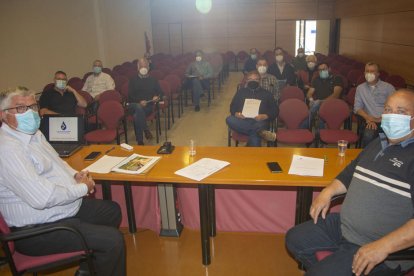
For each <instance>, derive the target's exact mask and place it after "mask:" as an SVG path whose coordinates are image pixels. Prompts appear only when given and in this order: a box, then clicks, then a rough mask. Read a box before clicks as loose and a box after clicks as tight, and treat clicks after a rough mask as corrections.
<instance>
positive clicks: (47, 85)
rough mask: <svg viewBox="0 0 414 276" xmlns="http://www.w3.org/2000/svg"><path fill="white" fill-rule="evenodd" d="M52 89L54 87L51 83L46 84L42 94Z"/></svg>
mask: <svg viewBox="0 0 414 276" xmlns="http://www.w3.org/2000/svg"><path fill="white" fill-rule="evenodd" d="M53 87H55V84H54V83H53V82H51V83H48V84H46V85H45V87H43V92H45V91H47V90H50V89H52V88H53Z"/></svg>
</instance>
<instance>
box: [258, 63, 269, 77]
mask: <svg viewBox="0 0 414 276" xmlns="http://www.w3.org/2000/svg"><path fill="white" fill-rule="evenodd" d="M257 71H259V74H261V75H263V74H266V72H267V67H266V66H263V65H261V66H259V67H258V68H257Z"/></svg>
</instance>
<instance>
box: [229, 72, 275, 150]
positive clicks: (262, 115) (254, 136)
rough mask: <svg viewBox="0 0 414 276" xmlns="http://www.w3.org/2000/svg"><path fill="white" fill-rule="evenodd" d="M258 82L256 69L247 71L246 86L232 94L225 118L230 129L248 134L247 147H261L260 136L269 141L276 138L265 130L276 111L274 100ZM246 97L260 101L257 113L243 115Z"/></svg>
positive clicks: (258, 77)
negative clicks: (227, 114) (251, 115)
mask: <svg viewBox="0 0 414 276" xmlns="http://www.w3.org/2000/svg"><path fill="white" fill-rule="evenodd" d="M259 82H260V75H259V73H258V72H257V71H252V72H249V73H247V75H246V87H243V88H240V89H239V90H238V91H237V92H236V94H235V95H234V97H233V99H232V101H231V104H230V114H231V115H230V116H228V117H227V118H226V123H227V125H228V126H229V127H230V128H231V129H233V130H235V131H237V132H239V133H241V134H244V135H248V136H249V140H248V141H247V146H249V147H261V145H262V138H263V139H264V140H266V141H269V142H273V141H275V140H276V134H275V133H272V132H270V131H268V130H267V129H268V128H269V124H270V122H271V121H272V120H274V119H275V118H276V116H277V113H278V110H277V106H276V102H275V99H274V98H273V95H272V94H271V93H269V91H267V90H264V89H263V88H261V87H260V85H259ZM246 99H255V100H258V101H260V102H259V103H258V104H259V107H258V112H257V115H255V116H253V117H245V116H244V115H243V108H244V105H245V101H246ZM246 116H247V115H246Z"/></svg>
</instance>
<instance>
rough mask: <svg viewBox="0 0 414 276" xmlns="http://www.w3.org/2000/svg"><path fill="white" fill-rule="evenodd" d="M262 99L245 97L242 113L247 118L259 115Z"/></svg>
mask: <svg viewBox="0 0 414 276" xmlns="http://www.w3.org/2000/svg"><path fill="white" fill-rule="evenodd" d="M261 102H262V101H261V100H256V99H245V100H244V105H243V110H242V114H243V116H244V117H246V118H254V117H256V116H257V115H259V108H260V103H261Z"/></svg>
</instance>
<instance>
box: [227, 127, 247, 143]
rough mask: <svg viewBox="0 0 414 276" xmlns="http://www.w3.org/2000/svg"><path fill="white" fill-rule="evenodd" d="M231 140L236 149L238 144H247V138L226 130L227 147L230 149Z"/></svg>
mask: <svg viewBox="0 0 414 276" xmlns="http://www.w3.org/2000/svg"><path fill="white" fill-rule="evenodd" d="M231 140H233V141H234V143H235V146H236V147H238V146H239V143H240V142H242V143H247V141H248V140H249V136H247V135H244V134H241V133H238V132H237V131H235V130H232V129H231V128H228V136H227V145H228V146H229V147H231Z"/></svg>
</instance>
